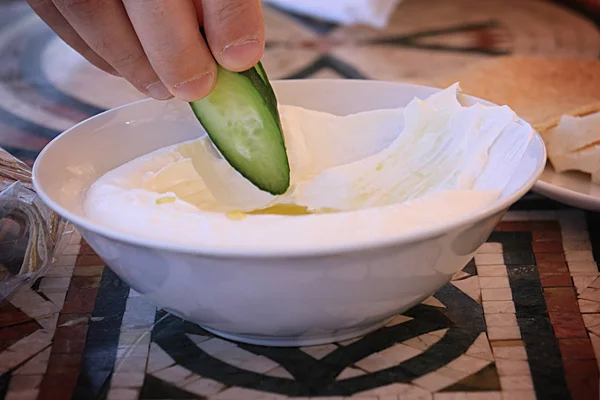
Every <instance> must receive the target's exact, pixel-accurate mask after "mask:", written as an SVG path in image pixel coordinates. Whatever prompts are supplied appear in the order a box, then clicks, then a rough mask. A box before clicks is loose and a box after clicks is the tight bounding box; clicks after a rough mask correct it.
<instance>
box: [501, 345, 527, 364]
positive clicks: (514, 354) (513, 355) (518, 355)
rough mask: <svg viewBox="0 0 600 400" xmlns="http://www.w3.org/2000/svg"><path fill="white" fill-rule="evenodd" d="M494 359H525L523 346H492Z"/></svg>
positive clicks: (525, 354)
mask: <svg viewBox="0 0 600 400" xmlns="http://www.w3.org/2000/svg"><path fill="white" fill-rule="evenodd" d="M492 348H493V350H494V356H495V357H496V360H515V361H524V360H527V350H525V346H492Z"/></svg>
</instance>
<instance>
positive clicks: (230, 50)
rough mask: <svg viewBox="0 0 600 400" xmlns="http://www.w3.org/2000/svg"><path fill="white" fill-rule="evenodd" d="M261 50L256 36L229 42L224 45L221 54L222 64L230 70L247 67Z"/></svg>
mask: <svg viewBox="0 0 600 400" xmlns="http://www.w3.org/2000/svg"><path fill="white" fill-rule="evenodd" d="M261 50H262V45H261V43H260V41H259V40H258V39H256V38H251V39H245V40H242V41H239V42H236V43H232V44H229V45H227V46H225V48H224V49H223V52H222V55H221V57H222V58H223V66H224V67H225V68H227V69H231V70H241V69H244V68H249V67H250V66H251V64H252V62H253V61H254V60H256V59H257V58H258V55H259V53H260V51H261Z"/></svg>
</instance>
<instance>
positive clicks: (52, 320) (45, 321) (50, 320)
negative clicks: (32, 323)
mask: <svg viewBox="0 0 600 400" xmlns="http://www.w3.org/2000/svg"><path fill="white" fill-rule="evenodd" d="M58 315H59V313H58V312H57V313H54V314H51V315H47V316H45V317H37V318H36V320H37V322H38V324H40V326H41V327H42V328H43V329H47V330H49V331H53V330H54V329H56V323H57V322H58Z"/></svg>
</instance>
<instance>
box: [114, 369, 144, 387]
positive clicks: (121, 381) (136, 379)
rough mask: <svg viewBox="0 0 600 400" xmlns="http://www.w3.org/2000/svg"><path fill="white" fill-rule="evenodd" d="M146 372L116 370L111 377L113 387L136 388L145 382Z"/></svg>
mask: <svg viewBox="0 0 600 400" xmlns="http://www.w3.org/2000/svg"><path fill="white" fill-rule="evenodd" d="M144 376H145V373H144V372H122V371H116V372H115V373H114V374H113V375H112V377H111V379H110V385H111V387H113V388H117V387H121V388H136V387H142V385H143V384H144Z"/></svg>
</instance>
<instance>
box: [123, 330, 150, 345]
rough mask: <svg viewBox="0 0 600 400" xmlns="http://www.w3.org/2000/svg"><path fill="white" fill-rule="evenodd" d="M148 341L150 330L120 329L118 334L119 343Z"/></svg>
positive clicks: (127, 343)
mask: <svg viewBox="0 0 600 400" xmlns="http://www.w3.org/2000/svg"><path fill="white" fill-rule="evenodd" d="M141 343H146V344H148V343H150V332H148V331H146V330H128V331H121V334H120V335H119V345H122V346H124V345H132V344H141Z"/></svg>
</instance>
